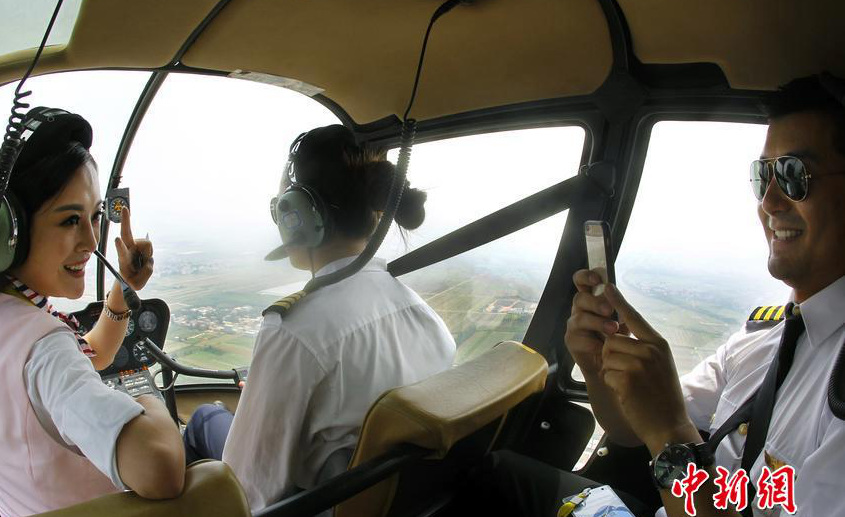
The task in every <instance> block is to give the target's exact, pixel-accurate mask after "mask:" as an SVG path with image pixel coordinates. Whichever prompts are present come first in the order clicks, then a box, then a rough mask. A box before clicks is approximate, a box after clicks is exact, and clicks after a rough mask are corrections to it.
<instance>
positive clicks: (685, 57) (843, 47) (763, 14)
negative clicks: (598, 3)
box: [618, 0, 845, 90]
mask: <svg viewBox="0 0 845 517" xmlns="http://www.w3.org/2000/svg"><path fill="white" fill-rule="evenodd" d="M618 2H619V4H620V6H621V7H622V10H623V12H624V13H625V18H626V19H627V20H628V25H629V27H630V29H631V34H632V38H631V39H632V40H633V47H634V54H635V55H636V56H637V58H639V60H640V61H642V62H644V63H663V64H666V63H694V62H712V63H716V64H718V65H719V66H720V67H721V68H722V71H724V73H725V75H726V77H727V78H728V81H729V82H730V84H731V86H732V87H734V88H739V89H759V90H771V89H774V88H776V87H777V86H778V85H781V84H784V83H786V82H787V81H789V80H790V79H793V78H795V77H800V76H803V75H809V74H813V73H817V72H819V71H821V70H829V71H831V72H834V73H836V74H837V75H840V76H845V31H843V30H842V27H843V23H844V22H843V20H845V2H842V1H841V0H739V1H738V0H684V1H678V0H673V1H669V0H618Z"/></svg>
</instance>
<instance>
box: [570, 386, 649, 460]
mask: <svg viewBox="0 0 845 517" xmlns="http://www.w3.org/2000/svg"><path fill="white" fill-rule="evenodd" d="M584 380H585V381H586V383H587V393H589V395H590V406H591V407H592V410H593V414H594V415H595V417H596V420H598V423H599V425H600V426H601V427H602V429H604V431H605V432H606V433H607V435H608V437H609V438H610V440H611V441H613V442H614V443H617V444H619V445H622V446H623V447H636V446H639V445H642V441H641V440H640V439H639V438H638V437H637V435H636V434H635V433H634V431H633V430H632V429H631V426H630V425H629V424H628V421H627V420H626V419H625V417H624V415H623V414H622V409H621V408H620V407H619V400H618V398H617V396H616V394H615V393H614V392H613V390H611V389H610V387H608V385H607V384H605V382H604V380H603V379H602V378H601V376H600V375H599V374H598V373H595V374H588V373H585V374H584Z"/></svg>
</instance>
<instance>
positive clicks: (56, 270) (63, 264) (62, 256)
mask: <svg viewBox="0 0 845 517" xmlns="http://www.w3.org/2000/svg"><path fill="white" fill-rule="evenodd" d="M102 205H103V201H102V199H101V198H100V187H99V185H98V182H97V170H96V169H95V168H94V166H93V165H92V164H90V163H86V164H84V165H82V166H81V167H79V168H78V169H77V170H76V171H75V172H74V173H73V178H71V180H70V181H69V182H68V183H67V185H65V187H64V189H62V190H61V191H59V193H58V194H57V195H56V196H55V197H53V198H52V199H50V200H48V201H47V202H46V203H44V205H43V206H42V207H41V208H40V209H39V210H38V212H36V213H35V215H34V217H33V218H32V221H31V226H30V249H29V255H28V256H27V259H26V261H25V262H24V263H23V264H22V265H20V266H18V267H17V268H15V269H13V270H12V271H11V273H12V274H13V275H14V276H16V277H17V278H18V279H19V280H20V281H21V282H23V283H25V284H26V285H28V286H29V287H30V288H32V289H33V290H35V291H36V292H37V293H39V294H42V295H44V296H60V297H63V298H71V299H76V298H79V297H80V296H82V294H83V293H84V292H85V265H86V263H87V262H88V259H90V258H91V253H92V252H93V250H94V248H96V246H97V239H98V238H99V234H100V219H101V217H102V214H103V207H102Z"/></svg>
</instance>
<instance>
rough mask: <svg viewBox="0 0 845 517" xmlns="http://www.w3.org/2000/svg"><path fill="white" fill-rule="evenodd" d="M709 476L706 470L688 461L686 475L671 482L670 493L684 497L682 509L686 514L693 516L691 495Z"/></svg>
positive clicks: (693, 506) (693, 503) (693, 505)
mask: <svg viewBox="0 0 845 517" xmlns="http://www.w3.org/2000/svg"><path fill="white" fill-rule="evenodd" d="M709 477H710V475H709V474H708V473H707V471H706V470H703V469H699V468H697V467H696V466H695V463H688V464H687V475H686V476H684V479H676V480H675V482H674V483H672V495H673V496H675V497H681V496H683V497H684V511H685V512H687V515H691V516H692V517H695V501H694V500H693V495H694V494H695V493H696V492H697V491H698V489H699V488H701V485H702V484H704V482H705V481H707V478H709Z"/></svg>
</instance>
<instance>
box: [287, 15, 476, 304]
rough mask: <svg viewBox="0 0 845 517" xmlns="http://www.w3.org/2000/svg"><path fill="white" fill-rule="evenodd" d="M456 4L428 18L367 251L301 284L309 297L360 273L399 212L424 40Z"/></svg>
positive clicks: (413, 121) (406, 173)
mask: <svg viewBox="0 0 845 517" xmlns="http://www.w3.org/2000/svg"><path fill="white" fill-rule="evenodd" d="M459 3H461V0H447V1H446V2H444V3H443V4H441V5H440V7H438V8H437V10H436V11H434V14H433V15H432V16H431V20H430V21H429V22H428V29H426V31H425V37H424V38H423V44H422V50H421V51H420V60H419V63H418V64H417V73H416V76H415V78H414V87H413V90H412V91H411V98H410V100H409V101H408V107H407V108H406V109H405V113H404V114H403V115H402V137H401V144H400V147H399V159H398V160H397V161H396V172H395V173H394V174H393V180H392V181H391V182H390V190H389V191H388V195H387V204H386V206H385V209H384V215H383V216H382V218H381V221H380V222H379V225H378V227H377V228H376V231H375V232H374V233H373V235H372V237H371V238H370V241H369V242H368V243H367V247H366V248H364V251H363V252H361V254H360V255H358V257H356V258H355V260H353V261H352V263H351V264H349V265H348V266H346V267H344V268H341V269H340V270H338V271H335V272H334V273H329V274H328V275H324V276H321V277H317V278H312V279H311V280H310V281H309V282H308V283H307V284H305V287H304V288H303V291H305V293H306V294H307V293H313V292H314V291H316V290H317V289H320V288H321V287H325V286H327V285H331V284H334V283H337V282H339V281H341V280H343V279H344V278H349V277H350V276H352V275H354V274H355V273H357V272H358V271H360V270H361V268H363V267H364V265H365V264H366V263H367V262H369V261H370V259H372V258H373V256H374V255H375V254H376V251H378V249H379V247H381V243H382V242H384V238H385V236H387V231H388V230H389V229H390V225H391V223H392V222H393V218H394V216H395V215H396V211H397V210H398V209H399V203H400V202H401V201H402V193H403V191H404V190H405V178H406V177H407V175H408V166H409V164H410V163H411V149H412V148H413V145H414V136H415V135H416V129H417V121H416V120H414V119H412V118H409V117H408V115H409V114H410V112H411V108H412V107H413V105H414V99H415V98H416V96H417V87H418V86H419V83H420V75H421V73H422V66H423V61H424V60H425V50H426V47H427V46H428V37H429V35H430V34H431V28H432V27H433V26H434V23H435V22H436V21H437V20H438V19H439V18H440V17H441V16H443V15H444V14H446V13H447V12H449V11H450V10H452V8H453V7H455V6H456V5H458V4H459Z"/></svg>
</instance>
